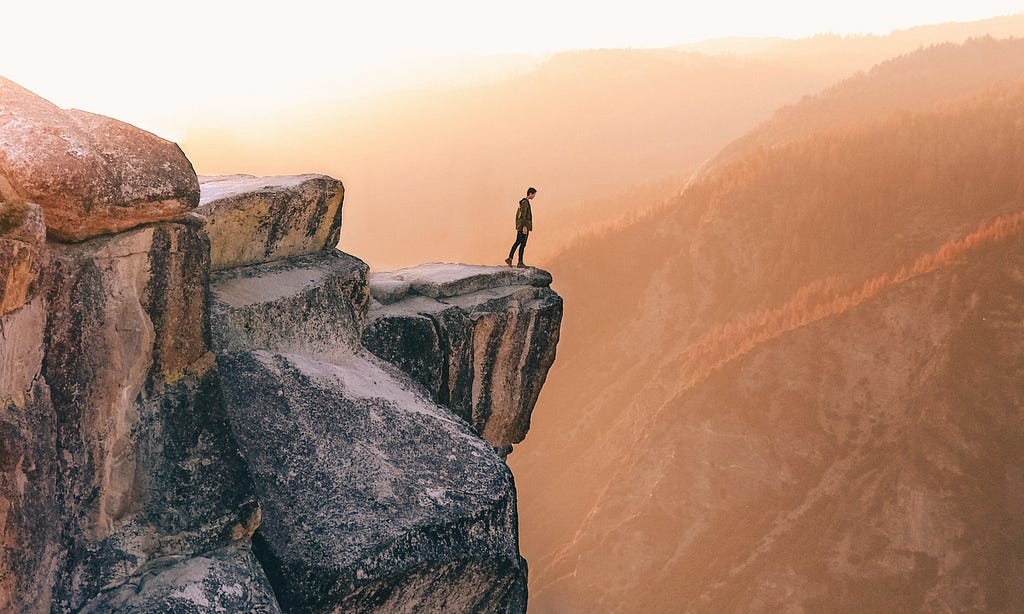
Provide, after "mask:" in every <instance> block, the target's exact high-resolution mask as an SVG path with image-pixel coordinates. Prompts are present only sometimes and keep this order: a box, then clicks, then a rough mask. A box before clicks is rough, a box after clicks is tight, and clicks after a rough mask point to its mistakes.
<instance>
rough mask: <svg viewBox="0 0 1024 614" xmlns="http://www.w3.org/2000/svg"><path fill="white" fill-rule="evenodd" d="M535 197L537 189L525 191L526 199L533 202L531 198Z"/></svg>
mask: <svg viewBox="0 0 1024 614" xmlns="http://www.w3.org/2000/svg"><path fill="white" fill-rule="evenodd" d="M536 195H537V188H529V189H528V190H526V197H527V198H529V199H530V200H533V197H534V196H536Z"/></svg>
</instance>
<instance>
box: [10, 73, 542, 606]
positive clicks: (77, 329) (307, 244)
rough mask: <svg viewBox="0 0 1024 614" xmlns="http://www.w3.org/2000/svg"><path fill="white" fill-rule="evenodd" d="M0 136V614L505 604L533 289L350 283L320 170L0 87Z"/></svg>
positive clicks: (512, 281) (529, 377)
mask: <svg viewBox="0 0 1024 614" xmlns="http://www.w3.org/2000/svg"><path fill="white" fill-rule="evenodd" d="M33 122H34V124H33ZM31 125H36V126H37V127H38V128H39V129H40V130H42V132H43V133H45V134H47V135H49V136H47V139H49V140H47V141H46V142H40V141H38V140H37V139H35V138H30V137H31V135H32V134H35V133H36V132H33V129H32V128H31ZM26 126H29V127H26ZM51 137H52V138H51ZM0 146H2V150H0V154H2V155H0V188H2V189H0V611H22V612H71V611H76V612H107V611H119V612H225V611H226V612H279V611H286V612H288V611H296V612H334V611H358V612H393V611H449V612H523V611H525V608H526V573H527V572H526V564H525V561H524V560H523V559H522V557H521V556H520V554H519V540H518V520H517V512H516V493H515V486H514V483H513V480H512V475H511V473H510V472H509V470H508V468H507V466H506V465H505V463H504V462H503V460H502V455H504V454H507V453H508V451H509V450H510V447H511V444H513V443H516V442H518V441H520V440H522V437H523V436H524V435H525V433H526V429H527V428H528V426H529V414H530V412H531V411H532V409H533V405H534V404H535V402H536V399H537V395H538V394H539V391H540V387H541V386H542V385H543V382H544V379H545V377H546V375H547V371H548V368H549V367H550V366H551V362H552V361H553V360H554V353H555V345H556V344H557V340H558V329H559V325H560V321H561V308H562V305H561V299H560V298H559V297H558V295H557V294H555V293H554V292H553V291H552V290H551V289H550V287H549V284H550V276H549V275H547V274H546V273H544V272H542V271H538V270H529V271H526V272H522V271H510V270H507V269H497V268H494V267H471V266H467V265H444V264H431V265H423V266H422V267H415V268H413V269H407V270H403V271H395V272H391V273H370V272H369V270H368V267H367V266H366V265H365V264H364V263H363V262H362V261H360V260H359V259H358V258H355V257H353V256H351V255H348V254H344V253H342V252H340V251H338V250H337V249H335V245H336V243H337V241H338V238H339V236H340V232H341V225H342V215H341V212H342V205H343V200H344V186H343V185H342V184H341V182H340V181H337V180H336V179H333V178H330V177H326V176H323V175H302V176H294V177H272V178H263V177H253V176H247V175H239V176H229V177H203V178H199V177H196V176H195V173H194V171H192V169H191V164H189V163H188V161H187V160H186V159H184V157H183V156H182V155H181V152H180V150H179V149H178V148H177V147H176V146H175V145H174V144H173V143H168V142H166V141H163V140H162V139H158V138H157V137H155V136H153V135H151V134H149V133H145V132H143V131H141V130H138V129H137V128H134V127H132V126H129V125H127V124H122V123H121V122H117V121H116V120H111V119H108V118H102V117H100V116H91V115H88V114H82V113H81V112H67V111H62V110H60V109H58V108H56V107H54V106H53V105H51V104H50V103H48V102H46V101H44V100H42V99H40V98H38V97H36V96H34V95H33V94H31V93H30V92H28V91H27V90H24V89H22V88H20V87H18V86H16V85H14V84H13V83H11V82H9V81H5V80H3V79H0ZM93 151H97V152H103V155H102V156H99V157H97V156H96V155H92V153H90V152H93ZM159 169H173V171H174V172H173V173H169V174H168V173H162V172H158V171H159ZM115 192H116V195H115V194H114V193H115ZM115 196H116V197H115Z"/></svg>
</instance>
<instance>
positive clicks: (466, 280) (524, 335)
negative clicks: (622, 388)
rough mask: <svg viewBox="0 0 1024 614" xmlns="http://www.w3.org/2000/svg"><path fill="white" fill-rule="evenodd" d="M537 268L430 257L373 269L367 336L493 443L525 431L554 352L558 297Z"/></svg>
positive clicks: (503, 444) (504, 444)
mask: <svg viewBox="0 0 1024 614" xmlns="http://www.w3.org/2000/svg"><path fill="white" fill-rule="evenodd" d="M550 284H551V275H550V274H549V273H548V272H546V271H542V270H540V269H535V268H529V269H514V268H509V267H485V266H471V265H460V264H425V265H420V266H417V267H412V268H408V269H401V270H399V271H392V272H386V273H374V274H372V275H371V277H370V293H371V295H372V296H373V297H374V301H373V302H372V306H371V308H370V313H369V317H368V321H367V325H366V328H365V329H364V330H363V335H362V338H363V344H364V345H365V346H366V347H367V348H369V349H370V350H371V351H372V352H373V353H374V354H376V355H377V356H379V357H381V358H383V359H385V360H387V361H389V362H391V363H393V364H395V365H396V366H398V367H399V368H401V369H402V370H403V371H405V372H406V373H408V374H409V375H411V376H412V377H413V378H414V379H415V380H416V381H418V382H420V383H421V384H423V385H424V386H425V387H426V388H427V390H429V391H430V395H431V397H432V398H433V399H434V400H435V401H436V402H438V403H441V404H443V405H446V406H448V407H449V408H450V409H451V410H452V411H454V412H455V413H456V414H458V415H459V416H461V417H462V418H463V419H465V420H466V421H467V422H469V423H470V424H471V425H472V426H473V428H474V429H476V431H477V432H478V433H480V434H481V435H482V436H483V437H484V438H485V439H487V441H488V442H490V443H491V445H492V446H494V447H495V448H499V449H503V450H505V451H507V450H508V449H509V447H510V446H511V445H512V444H514V443H518V442H520V441H522V440H523V437H525V436H526V432H527V430H529V427H530V414H531V412H532V411H533V408H534V405H535V404H536V402H537V397H538V395H539V394H540V390H541V387H542V386H543V385H544V380H545V379H546V377H547V373H548V369H549V368H550V367H551V364H552V363H553V362H554V360H555V347H556V345H557V344H558V335H559V329H560V325H561V320H562V299H561V298H560V297H559V296H558V295H557V294H556V293H555V292H554V291H553V290H551V288H550V287H549V286H550Z"/></svg>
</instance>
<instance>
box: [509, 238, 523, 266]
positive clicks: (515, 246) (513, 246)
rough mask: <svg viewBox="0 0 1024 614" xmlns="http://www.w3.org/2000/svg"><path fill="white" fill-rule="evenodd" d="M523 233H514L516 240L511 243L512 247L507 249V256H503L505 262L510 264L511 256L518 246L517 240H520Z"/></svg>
mask: <svg viewBox="0 0 1024 614" xmlns="http://www.w3.org/2000/svg"><path fill="white" fill-rule="evenodd" d="M522 237H523V235H522V234H521V233H519V232H517V233H516V242H515V243H513V244H512V249H510V250H508V258H505V264H507V265H509V266H512V256H514V255H515V253H516V248H517V247H519V242H520V241H521V240H522Z"/></svg>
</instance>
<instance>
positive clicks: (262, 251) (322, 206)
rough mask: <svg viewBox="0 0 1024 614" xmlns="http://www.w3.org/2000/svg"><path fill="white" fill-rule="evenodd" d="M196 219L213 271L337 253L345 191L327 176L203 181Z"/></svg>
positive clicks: (233, 177) (208, 178) (227, 177)
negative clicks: (206, 239)
mask: <svg viewBox="0 0 1024 614" xmlns="http://www.w3.org/2000/svg"><path fill="white" fill-rule="evenodd" d="M199 183H200V189H201V196H200V200H199V207H198V208H197V209H196V211H195V212H196V214H197V215H199V216H201V217H202V219H203V224H204V226H205V228H206V232H207V233H208V234H209V235H210V258H211V266H212V268H213V269H214V270H219V269H226V268H232V267H238V266H244V265H248V264H257V263H260V262H269V261H272V260H278V259H281V258H287V257H290V256H302V255H306V254H312V253H315V252H319V251H323V250H325V249H327V250H333V249H334V247H335V246H337V244H338V239H340V238H341V211H342V201H343V200H344V197H345V188H344V186H343V185H342V184H341V182H340V181H338V180H337V179H333V178H331V177H328V176H326V175H290V176H282V177H254V176H252V175H224V176H203V177H200V178H199Z"/></svg>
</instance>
